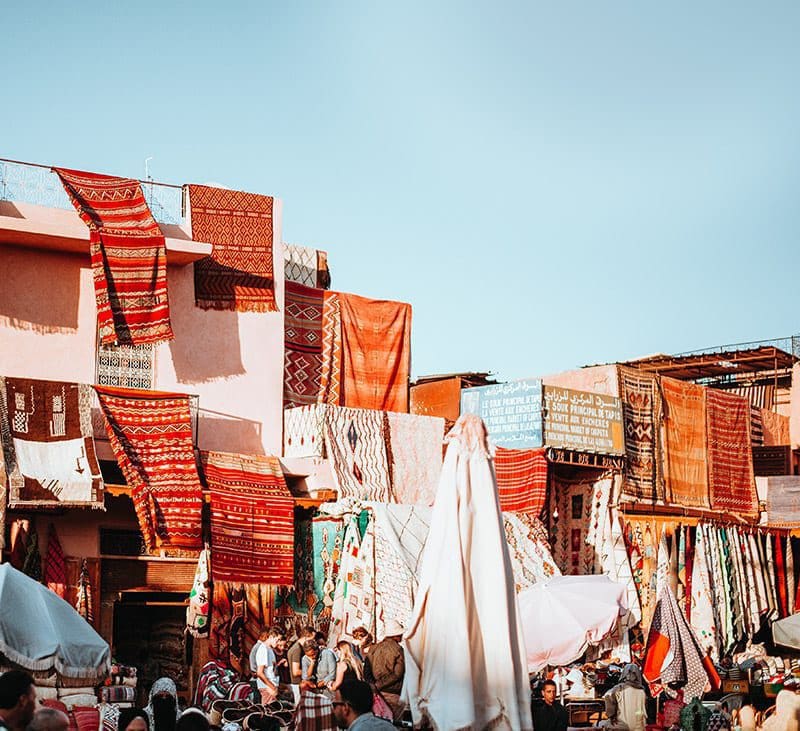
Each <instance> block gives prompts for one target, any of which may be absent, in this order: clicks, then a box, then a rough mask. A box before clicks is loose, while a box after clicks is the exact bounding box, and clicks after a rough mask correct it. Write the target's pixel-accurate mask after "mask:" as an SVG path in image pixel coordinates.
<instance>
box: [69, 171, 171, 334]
mask: <svg viewBox="0 0 800 731" xmlns="http://www.w3.org/2000/svg"><path fill="white" fill-rule="evenodd" d="M53 170H54V171H55V172H56V173H57V174H58V176H59V178H60V179H61V182H62V183H63V185H64V189H65V190H66V191H67V195H68V196H69V199H70V201H72V205H73V206H75V209H76V210H77V211H78V215H79V216H80V217H81V219H82V220H83V222H84V223H85V224H86V225H87V226H88V227H89V245H90V249H91V257H92V258H91V261H92V273H93V277H94V290H95V297H96V299H97V323H98V328H99V336H100V342H101V343H103V344H104V345H107V344H109V343H126V344H128V345H139V344H141V343H156V342H161V341H164V340H171V339H172V327H171V326H170V319H169V301H168V299H167V250H166V245H165V241H164V234H162V233H161V229H160V228H159V227H158V224H157V223H156V220H155V219H154V218H153V214H152V213H151V212H150V209H149V208H148V206H147V202H146V201H145V198H144V194H143V193H142V186H141V185H140V184H139V181H138V180H131V179H129V178H116V177H112V176H110V175H99V174H97V173H85V172H80V171H78V170H66V169H63V168H53Z"/></svg>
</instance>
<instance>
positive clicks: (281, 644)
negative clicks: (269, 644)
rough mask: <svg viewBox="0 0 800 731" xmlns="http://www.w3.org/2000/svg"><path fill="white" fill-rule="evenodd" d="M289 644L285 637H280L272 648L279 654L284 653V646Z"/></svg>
mask: <svg viewBox="0 0 800 731" xmlns="http://www.w3.org/2000/svg"><path fill="white" fill-rule="evenodd" d="M288 646H289V643H288V642H287V641H286V638H285V637H281V638H280V639H279V640H278V641H277V642H276V643H275V647H273V648H272V649H273V650H275V652H277V653H278V654H279V655H285V654H286V648H287V647H288Z"/></svg>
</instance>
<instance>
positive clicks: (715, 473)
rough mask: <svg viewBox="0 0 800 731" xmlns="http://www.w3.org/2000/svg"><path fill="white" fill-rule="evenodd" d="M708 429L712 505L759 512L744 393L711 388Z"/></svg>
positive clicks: (707, 413)
mask: <svg viewBox="0 0 800 731" xmlns="http://www.w3.org/2000/svg"><path fill="white" fill-rule="evenodd" d="M706 429H707V431H708V483H709V490H710V492H711V507H712V508H713V509H714V510H722V511H726V512H731V513H741V514H744V515H751V516H754V515H757V514H758V499H757V497H756V486H755V478H754V476H753V453H752V451H751V447H750V406H749V404H748V403H747V401H746V400H745V399H743V398H742V397H741V396H736V395H734V394H730V393H726V392H724V391H720V390H718V389H713V388H709V389H707V391H706Z"/></svg>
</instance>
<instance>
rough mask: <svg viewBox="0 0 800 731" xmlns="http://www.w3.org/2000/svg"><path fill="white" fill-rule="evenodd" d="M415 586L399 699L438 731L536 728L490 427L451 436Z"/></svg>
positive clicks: (474, 420)
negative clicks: (490, 449) (491, 454)
mask: <svg viewBox="0 0 800 731" xmlns="http://www.w3.org/2000/svg"><path fill="white" fill-rule="evenodd" d="M448 441H449V445H448V447H447V455H446V456H445V460H444V465H443V467H442V473H441V478H440V481H439V489H438V491H437V493H436V502H435V504H434V506H433V512H432V514H431V527H430V532H429V534H428V539H427V541H426V543H425V549H424V552H423V554H422V560H421V566H420V571H419V588H418V593H417V596H416V599H415V602H414V611H413V613H412V617H411V622H410V626H409V628H408V630H407V632H406V634H405V641H404V647H405V655H406V675H405V682H404V685H403V697H404V698H405V699H406V701H407V702H408V703H409V705H410V707H411V712H412V716H413V718H414V722H415V724H419V723H420V721H421V720H422V719H423V718H427V719H428V720H429V721H430V723H431V725H432V726H433V727H434V728H435V729H437V731H453V730H455V729H464V728H474V729H482V728H486V727H487V726H491V727H492V728H500V729H514V731H517V730H522V729H531V728H532V723H531V714H530V686H529V684H528V673H527V671H526V670H525V663H524V653H525V646H524V644H523V639H522V631H521V627H520V625H519V621H518V610H517V600H516V595H515V592H514V577H513V574H512V569H511V562H510V560H509V556H508V545H507V544H506V538H505V533H504V529H503V518H502V515H501V513H500V504H499V502H498V499H497V486H496V483H495V477H494V470H493V469H492V464H491V461H490V458H489V455H488V451H487V445H486V429H485V427H484V425H483V422H482V421H481V420H480V418H478V417H477V416H474V415H471V414H465V415H464V416H462V417H461V418H460V419H459V420H458V422H457V423H456V425H455V426H454V427H453V429H452V431H451V432H450V434H449V436H448Z"/></svg>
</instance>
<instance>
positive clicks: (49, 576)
mask: <svg viewBox="0 0 800 731" xmlns="http://www.w3.org/2000/svg"><path fill="white" fill-rule="evenodd" d="M44 583H45V584H46V585H47V588H48V589H50V591H52V592H53V593H54V594H58V596H60V597H61V598H62V599H66V598H67V565H66V563H65V561H64V550H63V549H62V548H61V542H60V541H59V540H58V536H57V535H56V529H55V526H53V525H51V526H50V533H49V535H48V538H47V553H46V554H45V557H44Z"/></svg>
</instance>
